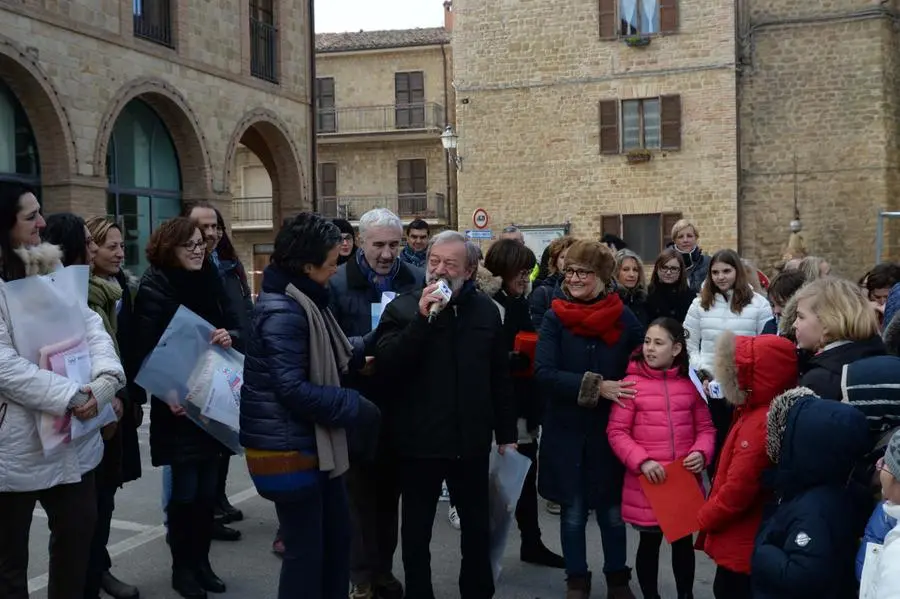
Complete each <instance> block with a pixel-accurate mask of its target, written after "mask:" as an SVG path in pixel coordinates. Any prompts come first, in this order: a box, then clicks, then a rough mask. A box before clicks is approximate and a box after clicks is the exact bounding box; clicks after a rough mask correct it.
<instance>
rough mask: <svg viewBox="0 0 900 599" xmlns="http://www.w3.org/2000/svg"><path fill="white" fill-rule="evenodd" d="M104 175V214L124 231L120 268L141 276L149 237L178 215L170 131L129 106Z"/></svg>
mask: <svg viewBox="0 0 900 599" xmlns="http://www.w3.org/2000/svg"><path fill="white" fill-rule="evenodd" d="M106 175H107V177H108V178H109V190H108V191H109V194H108V205H107V210H108V211H109V214H110V215H112V216H114V217H115V218H116V219H117V221H118V222H119V224H120V225H121V226H122V227H123V229H124V231H125V266H126V267H127V268H128V269H130V270H132V271H133V272H136V273H138V274H139V273H142V272H143V271H144V269H145V268H146V267H147V258H146V256H145V254H144V248H146V247H147V241H148V240H149V239H150V233H152V232H153V230H154V229H155V228H156V227H157V226H159V224H160V223H162V222H164V221H166V220H168V219H170V218H172V217H174V216H178V213H179V212H180V211H181V172H180V170H179V168H178V154H177V152H176V151H175V145H174V144H173V143H172V137H171V136H170V135H169V131H168V130H167V129H166V126H165V124H164V123H163V122H162V119H160V118H159V115H157V114H156V112H154V110H153V109H152V108H150V106H148V105H147V104H146V103H144V102H142V101H141V100H132V101H131V102H129V103H128V104H127V105H126V106H125V108H124V109H123V110H122V114H120V115H119V118H118V119H116V124H115V127H113V132H112V136H111V138H110V140H109V147H108V149H107V155H106Z"/></svg>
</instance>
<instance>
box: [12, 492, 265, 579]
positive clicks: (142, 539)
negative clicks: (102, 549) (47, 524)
mask: <svg viewBox="0 0 900 599" xmlns="http://www.w3.org/2000/svg"><path fill="white" fill-rule="evenodd" d="M256 496H257V492H256V489H255V488H254V487H251V488H249V489H245V490H243V491H241V492H240V493H235V494H234V495H232V496H231V497H229V498H228V501H230V502H231V504H232V505H237V504H239V503H243V502H245V501H247V500H249V499H253V498H254V497H256ZM34 513H35V515H36V516H38V517H41V518H46V517H47V514H46V513H44V510H42V509H40V508H36V509H35V510H34ZM113 522H119V523H124V524H126V525H128V526H131V528H123V530H131V531H134V532H137V533H138V534H136V535H134V536H132V537H129V538H127V539H125V540H124V541H119V542H118V543H116V544H115V545H110V546H108V547H107V550H108V551H109V557H110V558H115V557H117V556H119V555H122V554H123V553H127V552H129V551H132V550H134V549H137V548H138V547H141V546H142V545H146V544H147V543H151V542H153V541H155V540H156V539H158V538H160V537H164V536H165V535H166V527H165V526H163V525H160V526H150V525H147V524H138V523H137V522H126V521H124V520H113ZM138 527H140V528H138ZM49 581H50V575H49V574H47V573H45V574H41V575H40V576H35V577H34V578H31V579H29V580H28V593H29V594H31V593H36V592H38V591H40V590H42V589H44V588H46V587H47V583H48V582H49Z"/></svg>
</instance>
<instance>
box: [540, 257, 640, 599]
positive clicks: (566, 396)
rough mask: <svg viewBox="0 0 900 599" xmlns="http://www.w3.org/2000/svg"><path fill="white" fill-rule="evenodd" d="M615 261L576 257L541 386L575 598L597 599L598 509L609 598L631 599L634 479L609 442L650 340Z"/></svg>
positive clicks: (548, 473)
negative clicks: (636, 360) (629, 494)
mask: <svg viewBox="0 0 900 599" xmlns="http://www.w3.org/2000/svg"><path fill="white" fill-rule="evenodd" d="M614 267H615V259H614V258H613V255H612V253H611V252H610V251H609V249H608V248H606V246H604V245H603V244H601V243H599V242H596V241H585V240H580V241H576V242H575V243H574V244H572V246H571V247H570V248H569V250H568V252H567V254H566V259H565V269H564V271H563V273H564V278H563V282H562V285H561V286H559V287H557V289H556V292H555V294H554V299H553V301H552V302H551V303H550V310H548V311H547V314H546V315H545V316H544V319H543V323H542V326H541V329H540V333H539V335H538V344H537V350H536V353H535V379H536V380H537V382H538V384H539V385H540V387H541V390H542V392H543V394H544V397H545V398H546V400H547V407H546V411H545V413H544V422H543V434H542V437H541V451H540V454H539V456H538V459H539V467H538V492H539V493H540V494H541V496H542V497H544V498H545V499H547V500H548V501H552V502H554V503H558V504H560V506H562V512H561V514H560V537H561V539H560V540H561V543H562V550H563V558H564V559H565V562H566V575H567V586H568V589H569V590H568V594H567V597H578V598H580V599H586V598H587V597H588V596H590V591H591V575H590V572H589V571H588V566H587V555H586V548H585V526H586V525H587V517H588V511H589V510H595V511H596V514H597V523H598V524H599V525H600V534H601V537H602V542H603V557H604V566H603V572H604V574H605V575H606V579H607V586H608V588H609V597H611V598H612V599H631V598H633V597H634V595H633V594H632V593H631V590H630V589H629V581H630V579H631V570H630V569H629V568H628V567H627V566H626V544H625V543H626V531H625V524H624V522H623V521H622V518H621V514H620V505H621V503H622V484H623V478H624V476H623V474H624V470H623V467H622V464H621V462H620V461H619V460H618V458H616V456H615V454H613V452H612V449H611V448H610V446H609V440H608V439H607V437H606V425H607V422H608V421H609V411H610V406H611V405H612V402H613V401H616V402H622V401H630V399H631V397H632V396H633V395H634V391H633V390H631V389H629V388H628V387H630V386H631V385H633V383H622V382H620V380H621V379H622V378H623V377H624V376H625V369H626V367H627V365H628V359H629V357H630V355H631V353H632V352H633V351H634V350H635V349H636V348H637V347H638V346H639V345H640V344H641V342H642V341H643V339H644V329H643V326H642V325H641V323H640V322H639V321H638V319H637V318H636V317H635V316H634V314H632V313H631V312H630V311H629V310H628V308H626V307H625V306H624V305H623V304H622V300H621V299H620V298H619V296H618V294H616V293H615V292H614V290H613V287H612V274H613V269H614Z"/></svg>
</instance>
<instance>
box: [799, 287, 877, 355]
mask: <svg viewBox="0 0 900 599" xmlns="http://www.w3.org/2000/svg"><path fill="white" fill-rule="evenodd" d="M802 301H808V302H809V309H810V310H811V311H812V312H813V313H814V314H815V315H816V317H817V318H818V319H819V322H820V323H821V324H822V327H823V328H824V329H825V342H826V343H833V342H835V341H865V340H867V339H871V338H872V337H874V336H876V335H878V317H877V316H876V314H875V310H873V309H872V306H871V305H870V304H869V300H868V299H866V298H865V296H863V293H862V290H860V288H859V286H857V285H856V284H855V283H852V282H850V281H847V280H846V279H839V278H837V277H822V278H820V279H817V280H815V281H813V282H811V283H808V284H806V285H804V286H803V287H801V288H800V291H798V292H797V294H796V295H795V296H794V297H793V298H791V301H790V302H788V306H789V309H786V310H785V311H786V312H790V314H791V315H792V316H793V315H795V314H796V311H797V305H798V304H799V303H800V302H802Z"/></svg>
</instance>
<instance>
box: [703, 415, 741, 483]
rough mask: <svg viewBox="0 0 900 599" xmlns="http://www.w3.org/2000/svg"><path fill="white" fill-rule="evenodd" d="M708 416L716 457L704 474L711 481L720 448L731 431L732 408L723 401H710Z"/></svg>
mask: <svg viewBox="0 0 900 599" xmlns="http://www.w3.org/2000/svg"><path fill="white" fill-rule="evenodd" d="M709 414H710V416H712V421H713V426H714V427H715V428H716V456H715V458H714V459H713V461H712V462H710V464H709V465H708V466H707V467H706V473H707V474H708V475H709V479H710V480H712V479H713V477H714V476H715V474H716V466H717V464H718V461H719V453H720V452H721V451H722V446H723V445H724V444H725V439H726V438H727V437H728V431H729V430H731V419H732V416H733V415H734V408H733V407H732V406H731V404H729V403H728V402H727V401H725V400H724V399H710V400H709Z"/></svg>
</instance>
